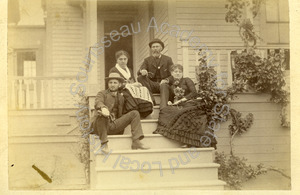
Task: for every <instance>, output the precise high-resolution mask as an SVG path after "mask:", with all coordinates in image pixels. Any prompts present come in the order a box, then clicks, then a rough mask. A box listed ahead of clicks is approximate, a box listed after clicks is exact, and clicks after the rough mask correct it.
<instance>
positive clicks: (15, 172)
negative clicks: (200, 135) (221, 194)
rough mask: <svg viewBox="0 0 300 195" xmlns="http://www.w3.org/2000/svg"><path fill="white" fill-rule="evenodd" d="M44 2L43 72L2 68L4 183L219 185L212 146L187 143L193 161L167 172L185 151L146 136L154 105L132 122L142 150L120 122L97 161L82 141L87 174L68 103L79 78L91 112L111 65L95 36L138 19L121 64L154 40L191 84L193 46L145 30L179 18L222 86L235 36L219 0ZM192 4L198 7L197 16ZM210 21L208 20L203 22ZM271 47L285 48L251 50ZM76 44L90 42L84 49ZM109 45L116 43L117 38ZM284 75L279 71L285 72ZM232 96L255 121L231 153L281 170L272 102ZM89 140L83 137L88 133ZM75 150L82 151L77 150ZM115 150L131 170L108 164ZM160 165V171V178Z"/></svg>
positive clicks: (237, 47) (223, 132) (286, 145)
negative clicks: (5, 83)
mask: <svg viewBox="0 0 300 195" xmlns="http://www.w3.org/2000/svg"><path fill="white" fill-rule="evenodd" d="M46 2H47V25H48V26H47V28H46V34H49V36H47V37H46V40H47V41H46V42H45V43H43V44H47V45H48V46H47V48H44V51H46V53H44V54H45V55H47V57H45V59H48V60H46V62H47V65H44V67H45V68H44V74H42V75H41V76H30V77H24V76H13V75H10V78H9V97H10V99H9V108H10V109H9V146H10V147H9V164H10V165H12V166H11V167H10V169H9V175H10V181H9V184H10V188H11V189H87V188H91V189H137V186H133V185H131V184H130V183H133V182H136V183H138V184H139V185H138V186H139V189H149V186H151V188H152V189H162V188H165V189H170V188H172V189H173V188H174V186H177V188H178V189H224V185H225V183H223V182H222V181H220V180H218V175H217V170H218V165H217V164H215V163H214V162H213V159H214V152H215V151H214V150H213V149H212V148H208V149H202V148H200V149H196V152H198V153H199V156H198V157H196V158H195V159H194V158H193V159H192V156H190V158H191V162H190V163H187V164H186V165H184V163H182V164H180V165H179V167H178V168H176V169H173V171H174V174H172V168H171V167H170V159H173V161H172V160H171V162H173V163H175V162H177V161H176V160H174V158H175V159H177V160H178V159H179V156H180V157H184V156H185V155H186V154H190V153H189V152H190V151H189V149H181V148H179V147H180V143H176V142H173V141H171V140H168V139H166V138H164V137H162V136H160V135H153V134H152V132H153V131H154V130H155V128H156V125H157V119H158V113H159V106H155V108H154V111H153V113H152V114H151V116H149V117H148V118H146V119H143V120H142V121H141V122H142V126H143V130H144V133H145V142H146V143H147V144H148V145H149V146H150V147H151V150H149V151H132V150H130V148H129V147H130V129H129V128H127V130H126V132H125V135H123V136H109V140H110V149H112V153H111V156H109V158H108V160H107V161H105V163H103V160H104V157H105V156H103V155H100V154H94V152H93V151H94V150H93V149H94V147H95V146H97V144H98V141H97V139H96V141H95V142H94V143H93V144H91V145H90V148H89V149H90V151H91V153H90V154H89V158H90V161H91V162H90V164H89V166H90V167H89V170H88V172H90V177H88V173H87V172H86V169H85V166H86V165H87V164H85V163H84V162H86V161H85V159H83V158H87V156H81V155H80V153H81V152H82V145H80V143H81V142H80V141H81V136H82V132H81V129H80V122H81V121H82V118H80V117H79V116H78V111H79V110H80V107H79V106H74V105H77V103H78V102H79V99H78V96H74V95H73V94H72V93H74V94H75V91H76V90H77V87H78V86H79V85H80V84H83V85H84V86H85V88H86V91H87V94H88V97H89V106H90V108H91V109H92V108H93V107H94V105H93V102H94V97H95V95H96V93H97V92H98V91H99V90H101V89H104V88H105V84H104V83H105V82H104V78H105V76H106V75H107V72H108V69H109V67H110V66H111V65H114V64H111V62H112V61H109V59H108V58H109V56H107V54H108V52H113V50H108V49H109V48H108V49H107V48H105V45H104V43H101V41H100V42H99V40H101V38H102V37H104V36H109V35H110V34H111V31H112V30H118V29H120V25H126V24H127V25H129V24H131V23H132V24H133V25H134V28H135V29H137V24H138V22H141V21H143V22H141V23H140V24H141V29H142V32H141V33H137V34H133V35H132V36H131V41H132V44H131V47H129V48H128V49H129V50H131V51H132V61H131V67H132V68H133V70H134V72H136V70H137V69H138V67H139V65H140V64H141V63H142V61H143V59H144V58H145V57H147V56H148V55H149V49H148V42H149V40H151V38H153V37H158V38H160V39H161V40H163V41H164V43H165V45H166V48H165V49H164V51H163V53H164V54H166V55H169V56H171V57H172V58H173V61H174V62H175V63H176V62H177V63H180V64H183V66H184V76H188V77H190V78H192V79H193V80H194V81H195V82H197V80H196V75H195V68H196V67H197V66H198V58H199V53H198V50H197V48H196V49H195V48H193V47H192V46H191V45H190V44H189V41H190V39H191V37H190V38H188V37H187V36H182V37H175V36H172V35H170V34H163V33H161V32H157V31H155V30H154V29H152V30H150V31H149V32H147V33H146V29H147V26H148V24H149V21H150V20H151V17H152V16H153V17H155V18H156V20H157V23H158V24H162V23H163V22H167V23H169V24H170V25H179V26H180V27H182V31H184V30H186V31H190V30H192V29H195V31H196V32H194V35H195V36H196V37H199V36H200V35H201V36H202V35H203V37H204V40H205V43H207V47H208V49H209V51H211V52H212V58H211V59H212V60H214V61H215V63H216V64H218V66H217V67H216V71H217V73H218V75H222V79H223V80H224V82H225V86H230V85H231V83H232V79H233V78H232V65H233V63H232V59H233V57H234V55H233V51H237V52H240V51H241V50H243V46H242V42H241V41H240V40H238V39H239V37H238V34H236V32H237V30H230V29H231V27H229V25H227V24H224V23H225V22H224V21H221V20H224V19H223V18H224V10H222V9H221V7H222V8H223V7H224V6H223V4H221V5H218V3H219V2H218V1H213V2H211V3H208V2H200V3H196V2H192V3H191V4H190V5H185V4H184V2H183V1H178V2H177V3H171V1H161V2H160V1H157V2H156V1H154V2H153V3H151V2H150V1H149V2H147V1H145V2H143V3H133V4H130V3H129V4H128V2H123V3H121V4H118V3H109V2H108V1H99V2H98V3H97V2H96V1H87V2H85V4H82V1H76V0H66V1H60V2H58V1H54V2H53V3H50V1H46ZM222 3H224V2H223V1H222ZM205 6H208V7H205ZM191 7H194V8H191ZM190 9H191V10H194V11H193V13H190V14H187V10H190ZM174 10H176V11H174ZM199 10H201V11H203V13H201V14H199V13H198V11H199ZM204 10H207V11H206V12H205V11H204ZM58 15H59V17H57V16H58ZM212 16H213V20H212V21H209V20H208V18H210V17H212ZM190 17H196V18H198V21H197V20H195V19H192V20H191V18H190ZM58 18H59V19H58ZM260 20H261V19H257V21H256V22H257V23H256V26H257V27H258V26H259V25H261V23H260ZM196 21H197V22H196ZM193 22H194V23H193ZM195 22H196V23H197V25H195ZM210 22H215V23H213V24H212V25H207V24H208V23H210ZM95 24H97V25H95ZM109 24H111V25H109ZM186 24H188V25H186ZM193 25H195V26H193ZM220 25H221V26H223V28H225V31H224V32H222V31H221V32H217V31H218V26H220ZM202 28H204V30H202ZM83 29H85V30H83ZM118 33H120V32H117V34H118ZM185 35H187V34H185ZM212 36H214V37H212ZM222 36H228V38H224V37H222ZM215 37H217V38H215ZM214 39H215V40H214ZM107 40H108V39H107ZM125 41H128V40H125ZM97 47H98V48H99V47H103V48H104V53H102V54H100V55H99V56H97V57H96V56H94V55H93V54H92V51H93V50H95V49H93V48H97ZM279 47H280V48H282V47H284V48H285V49H288V45H282V44H281V45H273V46H270V45H263V44H261V45H260V46H259V47H258V49H257V52H258V53H259V54H260V55H261V56H267V55H268V50H269V49H272V48H273V49H278V48H279ZM82 48H90V49H89V50H87V51H86V50H84V49H82ZM112 48H114V49H115V50H118V49H120V48H119V47H118V45H117V44H116V45H114V46H112ZM88 51H90V52H88ZM105 52H106V53H105ZM86 54H88V55H87V57H86ZM111 56H114V54H111ZM82 59H84V60H82ZM89 59H90V60H89ZM107 60H108V61H107ZM12 61H13V60H12ZM44 62H45V61H44ZM84 64H88V65H92V66H90V67H91V71H90V72H88V74H87V75H86V76H85V75H84V74H81V73H83V72H84V69H85V65H84ZM79 72H81V73H80V74H79ZM288 75H289V74H288V72H287V79H288ZM81 81H84V82H81ZM71 85H72V87H71ZM238 97H239V98H238V99H236V100H234V101H233V102H232V104H231V106H232V107H233V108H237V109H239V111H241V112H242V113H243V114H247V113H249V112H252V113H253V114H254V120H255V121H254V124H253V126H252V127H251V129H250V130H249V132H248V133H247V134H245V135H243V136H241V137H239V138H237V139H236V142H235V154H237V155H238V156H243V157H246V158H247V159H248V162H249V163H250V164H253V165H255V164H258V163H264V164H265V165H269V166H274V167H278V168H281V169H283V170H284V172H285V173H287V174H288V175H290V131H289V129H285V128H282V127H281V126H280V113H281V108H280V106H278V105H275V104H273V103H270V102H269V100H268V98H269V96H268V95H267V94H255V93H247V94H239V95H238ZM157 102H159V98H158V99H157ZM228 125H229V122H226V123H223V124H222V125H221V129H220V131H219V132H217V134H216V135H217V137H218V138H217V140H218V149H217V151H218V152H221V151H224V152H225V153H229V139H230V136H229V133H228V130H227V127H228ZM93 138H94V137H93V136H90V139H93ZM83 154H86V151H85V152H83ZM119 156H122V158H123V157H124V158H123V163H124V162H125V160H126V159H125V158H129V159H130V160H131V162H133V161H135V162H136V161H137V162H139V164H137V165H140V166H139V168H140V169H138V171H136V172H135V171H132V170H130V168H136V167H130V166H129V167H128V166H127V165H129V164H128V163H127V164H126V163H125V164H123V166H122V165H121V164H118V167H117V168H113V166H114V164H115V162H117V160H118V157H119ZM121 160H122V159H121ZM155 161H156V162H157V161H158V162H161V164H162V167H163V168H162V169H159V168H158V166H159V164H157V163H156V164H155V163H154V164H153V162H155ZM178 162H181V161H178ZM149 164H150V166H151V167H152V169H151V168H150V172H148V170H149V169H146V168H147V166H149ZM32 165H35V166H37V167H38V168H39V169H40V170H42V171H43V172H44V173H46V174H47V175H48V176H49V177H50V178H51V179H52V182H51V183H49V182H47V181H46V180H44V179H42V178H41V176H40V175H39V174H38V173H37V172H36V171H35V170H34V169H32ZM142 165H143V166H142ZM173 166H175V164H173ZM124 167H128V168H124ZM161 170H162V172H163V174H164V175H163V176H162V177H161V175H160V174H161ZM104 177H106V178H110V179H111V180H118V181H119V183H118V182H116V183H115V184H113V183H111V182H106V181H107V180H106V181H104V180H103V179H102V178H104ZM124 178H126V180H125V179H124ZM105 182H106V183H105ZM104 183H105V185H103V184H104ZM120 183H121V184H122V186H120ZM283 188H284V187H283ZM283 188H282V189H283Z"/></svg>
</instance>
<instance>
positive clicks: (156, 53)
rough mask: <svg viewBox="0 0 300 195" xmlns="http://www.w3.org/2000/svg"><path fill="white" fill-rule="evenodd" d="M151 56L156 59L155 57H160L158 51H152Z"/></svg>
mask: <svg viewBox="0 0 300 195" xmlns="http://www.w3.org/2000/svg"><path fill="white" fill-rule="evenodd" d="M152 55H153V56H155V57H157V56H159V55H160V52H159V51H153V52H152Z"/></svg>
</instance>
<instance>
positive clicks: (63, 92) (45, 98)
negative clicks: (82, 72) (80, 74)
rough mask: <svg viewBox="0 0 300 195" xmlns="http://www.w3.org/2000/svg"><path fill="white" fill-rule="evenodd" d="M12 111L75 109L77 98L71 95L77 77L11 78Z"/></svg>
mask: <svg viewBox="0 0 300 195" xmlns="http://www.w3.org/2000/svg"><path fill="white" fill-rule="evenodd" d="M8 83H9V85H8V100H9V108H10V109H40V108H73V107H74V103H76V97H74V96H73V95H72V94H71V93H70V85H71V83H76V79H75V77H71V76H65V77H9V82H8Z"/></svg>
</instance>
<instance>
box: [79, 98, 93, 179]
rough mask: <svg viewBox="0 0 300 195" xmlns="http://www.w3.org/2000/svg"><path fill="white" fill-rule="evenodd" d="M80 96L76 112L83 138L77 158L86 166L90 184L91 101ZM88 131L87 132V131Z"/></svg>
mask: <svg viewBox="0 0 300 195" xmlns="http://www.w3.org/2000/svg"><path fill="white" fill-rule="evenodd" d="M78 96H79V98H80V99H79V102H78V105H79V109H78V111H77V112H76V114H77V121H78V123H79V126H80V132H81V136H80V138H79V141H78V144H79V148H80V151H79V152H78V153H77V157H78V158H79V160H80V162H81V163H83V164H84V166H85V174H86V180H87V182H88V183H89V170H90V152H89V151H90V144H89V141H88V137H89V136H88V134H89V130H90V128H89V125H90V124H89V109H88V106H89V100H88V96H86V95H84V94H83V93H81V92H80V93H78ZM85 129H86V130H85Z"/></svg>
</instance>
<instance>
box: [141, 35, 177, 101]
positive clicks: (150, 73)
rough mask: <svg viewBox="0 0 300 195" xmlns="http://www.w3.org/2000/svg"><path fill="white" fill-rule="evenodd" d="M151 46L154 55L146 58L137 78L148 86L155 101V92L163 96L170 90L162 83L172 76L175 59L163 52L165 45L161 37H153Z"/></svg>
mask: <svg viewBox="0 0 300 195" xmlns="http://www.w3.org/2000/svg"><path fill="white" fill-rule="evenodd" d="M149 47H150V49H151V54H152V55H151V56H149V57H147V58H145V60H144V62H143V64H142V65H141V67H140V69H139V71H138V75H139V76H138V78H137V80H138V81H139V82H140V83H141V84H142V85H143V86H145V87H147V88H148V90H149V92H150V95H151V98H152V101H153V102H155V101H154V97H153V93H160V95H161V97H163V96H164V95H165V94H164V93H165V92H166V90H168V88H166V87H165V85H161V84H162V83H163V82H165V81H166V79H167V78H169V77H170V76H171V73H170V67H171V66H172V65H173V61H172V58H170V57H169V56H166V55H163V54H161V52H162V50H163V49H164V47H165V45H164V43H163V42H162V41H161V40H160V39H153V40H152V41H151V42H150V43H149ZM162 99H164V98H162Z"/></svg>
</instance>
